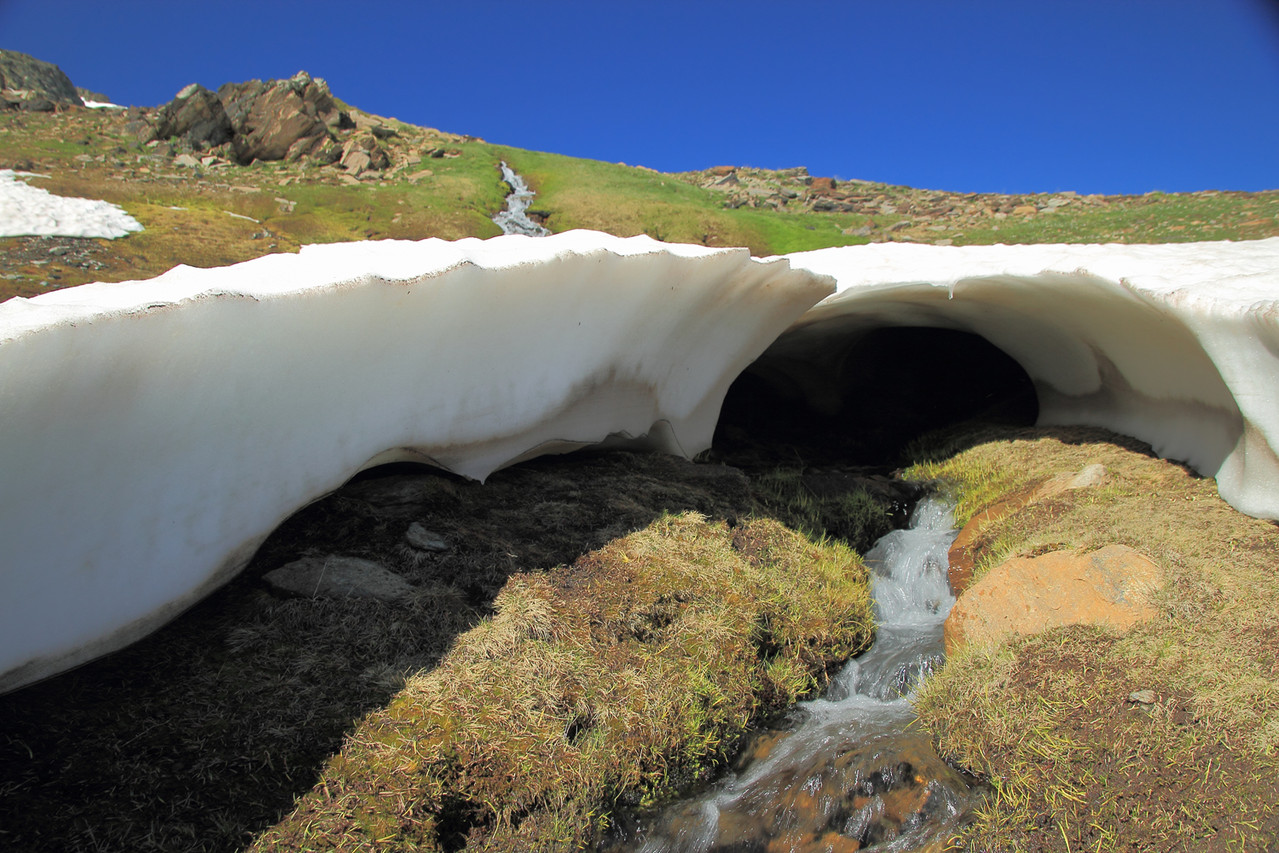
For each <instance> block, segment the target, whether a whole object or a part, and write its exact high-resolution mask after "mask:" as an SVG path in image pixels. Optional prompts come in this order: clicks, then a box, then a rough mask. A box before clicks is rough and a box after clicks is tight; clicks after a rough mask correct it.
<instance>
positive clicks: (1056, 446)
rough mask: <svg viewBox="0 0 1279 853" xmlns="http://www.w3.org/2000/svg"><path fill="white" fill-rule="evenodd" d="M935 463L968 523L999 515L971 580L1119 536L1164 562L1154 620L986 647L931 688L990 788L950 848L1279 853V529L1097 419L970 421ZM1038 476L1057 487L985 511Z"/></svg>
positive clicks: (961, 658)
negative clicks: (1078, 481)
mask: <svg viewBox="0 0 1279 853" xmlns="http://www.w3.org/2000/svg"><path fill="white" fill-rule="evenodd" d="M934 459H935V460H936V461H934V462H930V463H926V464H922V465H918V466H916V467H915V468H914V469H913V470H912V471H911V472H909V473H910V475H912V476H916V477H923V478H934V477H936V478H941V479H942V480H943V481H944V482H946V483H947V484H949V487H950V488H951V489H953V490H954V491H955V493H956V496H957V497H958V498H959V499H960V504H959V512H958V514H959V516H960V521H961V522H962V521H964V520H966V519H968V518H971V517H974V516H982V517H988V518H989V521H988V522H987V523H985V524H983V525H981V526H980V528H979V533H978V534H977V536H976V537H975V538H974V539H973V540H972V542H971V544H970V547H971V549H972V552H973V553H974V554H975V556H976V568H975V573H976V576H978V577H979V576H981V574H982V573H983V571H985V570H987V569H990V568H992V567H993V566H996V565H998V564H1000V563H1003V562H1004V561H1005V560H1008V559H1009V558H1015V557H1033V556H1036V555H1042V554H1046V553H1049V552H1059V551H1064V550H1077V551H1080V552H1084V553H1087V552H1092V551H1096V550H1098V549H1101V548H1104V547H1106V546H1111V545H1124V546H1127V547H1129V548H1132V549H1134V550H1135V551H1138V552H1140V553H1141V554H1143V555H1145V556H1146V557H1148V558H1149V559H1151V560H1152V561H1153V562H1154V563H1156V564H1158V565H1159V566H1160V567H1161V568H1162V570H1163V572H1164V577H1165V582H1164V584H1163V586H1162V588H1160V589H1158V590H1155V591H1154V595H1153V603H1154V605H1155V616H1154V617H1153V618H1151V619H1149V620H1148V621H1144V622H1139V623H1138V624H1136V625H1134V626H1132V627H1130V628H1128V629H1126V630H1118V629H1114V628H1108V627H1104V626H1083V625H1073V626H1064V627H1056V628H1051V629H1047V630H1040V631H1038V632H1037V633H1032V634H1029V635H1020V636H1018V635H1007V636H1005V637H1003V638H1002V639H998V640H996V641H994V642H985V643H974V644H971V645H968V646H965V647H964V648H963V649H961V650H960V651H958V652H957V653H955V654H954V655H952V656H951V657H950V659H949V660H948V661H947V664H946V667H945V668H944V669H943V670H942V671H941V672H940V673H938V674H937V675H936V676H934V677H933V678H931V679H930V680H929V681H928V682H927V683H926V684H925V685H924V688H923V690H922V691H921V694H920V696H919V697H918V699H917V701H916V710H917V712H918V713H919V716H920V721H921V724H922V726H923V729H924V730H925V731H927V732H928V733H929V734H930V735H931V736H932V738H933V740H934V742H935V743H936V745H937V747H938V750H939V752H940V753H941V754H942V755H944V756H946V757H947V758H948V759H950V760H952V761H953V762H955V763H956V764H957V765H959V766H960V767H963V768H965V769H967V770H970V771H972V772H974V773H975V774H976V775H977V776H979V777H980V778H982V779H984V780H988V781H989V782H990V784H991V786H992V789H993V794H992V796H991V797H990V798H989V800H988V801H987V803H986V805H985V807H983V808H982V809H980V810H979V811H978V813H977V816H976V821H975V822H974V824H973V825H972V826H970V827H968V828H967V829H966V830H965V833H964V835H963V836H962V837H961V838H959V839H956V842H955V843H956V847H957V848H958V849H964V850H970V851H1050V850H1051V851H1069V850H1074V851H1078V850H1186V851H1192V850H1193V851H1200V850H1255V851H1263V850H1266V851H1268V850H1272V849H1274V842H1275V839H1276V838H1279V806H1277V805H1276V804H1277V803H1279V783H1277V782H1276V779H1279V572H1276V562H1275V556H1276V555H1277V554H1279V525H1276V524H1275V523H1274V522H1269V521H1263V520H1260V519H1255V518H1250V517H1248V516H1245V515H1243V514H1241V513H1239V512H1237V511H1235V510H1234V509H1232V508H1231V507H1230V506H1229V505H1228V504H1226V503H1225V501H1223V500H1222V499H1221V498H1220V497H1219V496H1218V495H1217V489H1216V483H1215V482H1214V481H1213V480H1211V479H1205V478H1202V477H1199V476H1197V475H1195V474H1193V473H1192V472H1190V471H1189V470H1188V469H1186V468H1185V467H1183V466H1181V465H1178V464H1176V463H1174V462H1169V461H1167V460H1162V459H1157V458H1155V457H1154V455H1153V454H1152V453H1151V452H1150V449H1149V447H1148V446H1146V445H1144V444H1142V443H1140V442H1137V441H1135V440H1133V439H1126V438H1124V437H1122V436H1116V435H1113V434H1111V433H1107V432H1104V431H1101V430H1090V429H1083V428H1058V429H1007V428H1005V429H998V430H989V431H986V432H984V433H972V432H969V433H967V434H965V435H963V436H961V437H958V438H957V440H956V441H954V442H952V443H950V444H949V445H947V446H941V447H936V448H935V451H934ZM1088 466H1097V467H1099V468H1100V470H1102V471H1104V474H1103V476H1102V477H1101V478H1100V480H1099V482H1097V483H1096V485H1092V486H1090V487H1088V488H1071V489H1056V490H1053V489H1043V488H1042V487H1043V486H1044V485H1045V484H1048V483H1049V482H1050V481H1052V480H1053V479H1054V478H1060V477H1062V476H1063V475H1066V476H1070V475H1073V474H1075V473H1076V472H1078V471H1080V470H1082V469H1084V468H1085V467H1088ZM1097 467H1094V470H1097ZM1036 490H1041V491H1040V493H1041V494H1045V495H1046V496H1045V497H1043V498H1042V499H1039V500H1036V501H1033V502H1030V503H1025V502H1022V503H1021V504H1019V505H1018V507H1019V508H1015V509H1012V510H1011V511H1006V512H1002V513H1001V512H1000V511H996V512H992V513H986V510H987V509H988V508H996V509H997V508H998V505H999V504H1000V503H1001V501H1003V502H1005V505H1007V502H1006V501H1005V498H1006V497H1007V496H1009V495H1025V494H1029V493H1030V492H1032V491H1036ZM1063 580H1064V581H1066V582H1069V580H1070V579H1069V578H1065V579H1063ZM962 600H963V599H962V598H961V602H962Z"/></svg>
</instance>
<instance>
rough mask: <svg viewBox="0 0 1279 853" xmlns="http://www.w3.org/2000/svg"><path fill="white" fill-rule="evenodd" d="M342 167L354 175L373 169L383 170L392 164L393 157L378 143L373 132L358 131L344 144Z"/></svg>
mask: <svg viewBox="0 0 1279 853" xmlns="http://www.w3.org/2000/svg"><path fill="white" fill-rule="evenodd" d="M340 162H341V165H342V168H344V169H346V171H347V172H348V173H350V174H352V175H358V174H360V173H361V172H364V171H368V170H373V171H381V170H382V169H385V168H386V167H388V166H390V165H391V158H390V157H389V156H388V155H387V153H386V150H385V149H383V148H382V146H381V145H379V144H378V141H377V137H375V136H374V135H373V134H372V133H363V132H362V133H357V134H355V135H354V136H352V137H351V138H350V139H348V140H347V141H346V145H344V146H342V159H341V161H340Z"/></svg>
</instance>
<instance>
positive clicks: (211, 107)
mask: <svg viewBox="0 0 1279 853" xmlns="http://www.w3.org/2000/svg"><path fill="white" fill-rule="evenodd" d="M232 133H234V131H233V130H232V127H231V119H230V118H228V117H227V114H226V109H225V108H224V107H223V106H222V101H221V100H220V99H219V98H218V96H217V95H216V94H215V93H213V92H210V91H209V90H208V89H206V88H204V87H203V86H201V85H200V84H198V83H192V84H191V85H190V86H187V87H186V88H184V89H183V90H182V91H181V92H178V94H177V96H176V97H175V98H174V99H173V100H172V101H170V102H169V103H167V104H165V105H164V106H163V107H161V108H160V114H159V116H158V117H157V121H156V126H155V136H156V138H157V139H174V138H178V139H181V140H182V141H183V142H185V143H186V144H187V145H189V146H190V147H191V148H192V149H194V150H196V151H203V150H204V149H206V148H214V147H216V146H218V145H221V144H222V143H224V142H227V141H229V140H230V139H231V135H232Z"/></svg>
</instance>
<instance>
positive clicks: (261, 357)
mask: <svg viewBox="0 0 1279 853" xmlns="http://www.w3.org/2000/svg"><path fill="white" fill-rule="evenodd" d="M832 291H833V282H832V281H831V280H830V279H826V278H824V277H821V276H816V275H813V274H811V273H807V272H801V271H794V270H791V269H790V267H789V264H788V263H787V262H786V261H785V260H780V259H779V260H771V261H760V260H756V259H752V258H750V256H749V254H748V252H747V251H746V250H745V249H707V248H704V247H700V246H674V245H666V244H662V243H658V242H656V241H654V240H651V239H649V238H647V237H633V238H629V239H620V238H616V237H610V236H607V235H604V234H597V233H593V232H581V231H579V232H571V233H567V234H561V235H556V236H551V237H543V238H537V239H534V238H530V237H523V236H508V237H497V238H494V239H492V240H487V241H481V240H475V239H469V240H461V241H458V242H455V243H448V242H443V241H440V240H424V241H421V242H403V241H385V242H376V243H373V242H370V243H348V244H337V245H324V246H308V247H305V248H304V249H302V251H301V253H300V254H297V255H291V254H277V255H269V256H266V257H263V258H259V259H257V260H254V261H249V262H246V263H242V264H237V265H235V266H231V267H223V268H218V269H207V270H204V269H193V268H190V267H182V266H180V267H177V268H175V269H173V270H171V271H169V272H168V273H166V274H164V275H162V276H160V277H158V278H155V279H152V280H150V281H140V282H129V283H124V284H89V285H84V286H81V287H75V288H68V289H66V290H59V291H54V292H51V293H46V294H43V295H41V296H39V297H36V298H34V299H29V300H27V299H12V300H9V301H8V302H6V303H4V304H3V305H0V401H3V404H2V405H0V472H3V474H2V476H0V542H3V543H4V544H3V548H2V549H0V563H2V565H0V692H4V691H5V690H10V689H13V688H15V687H18V686H21V685H22V684H25V683H29V682H31V681H35V680H37V679H39V678H42V677H44V676H47V675H51V674H54V673H56V672H59V671H61V670H63V669H66V668H68V667H70V666H73V665H75V664H77V663H79V662H81V661H84V660H88V659H90V658H93V657H96V656H98V655H101V654H104V653H106V652H108V651H111V650H114V649H116V648H120V647H121V646H124V645H126V644H127V643H129V642H131V641H133V640H135V639H137V638H139V637H141V636H143V635H144V634H146V633H148V632H149V631H151V630H152V629H154V628H156V627H159V626H160V625H161V624H163V623H164V622H165V621H167V620H168V619H170V618H172V617H173V616H174V615H176V614H177V613H179V612H181V611H182V610H183V609H185V608H186V607H188V606H189V605H191V604H192V603H193V602H195V601H196V600H198V599H200V598H202V597H203V596H204V595H206V594H207V593H208V592H210V591H211V590H212V589H214V588H216V587H217V586H218V585H220V584H222V583H224V582H225V581H226V580H227V579H229V578H230V577H231V576H232V575H234V574H235V573H236V572H238V571H239V570H240V569H241V568H242V567H243V566H244V565H245V564H246V563H247V562H248V560H249V559H250V557H251V556H252V555H253V553H254V551H255V550H256V549H257V547H258V545H259V544H260V543H261V542H262V541H263V540H264V539H265V538H266V536H267V535H268V534H269V533H270V532H271V531H272V530H273V529H275V527H277V526H278V525H279V524H280V522H282V521H283V520H284V519H285V518H286V517H288V516H289V515H290V514H292V513H293V512H295V511H296V510H297V509H299V508H300V507H302V506H304V505H306V504H307V503H309V502H311V501H313V500H316V499H317V498H319V497H321V496H323V495H325V494H326V493H328V492H330V491H332V490H333V489H335V488H337V487H338V486H340V485H341V484H342V483H343V482H344V481H346V480H347V479H348V478H349V477H351V476H352V475H353V474H355V473H357V472H358V471H360V470H362V469H365V468H368V467H370V466H373V465H376V464H379V463H383V462H392V461H399V460H420V461H430V462H434V463H435V464H437V465H440V466H442V467H444V468H448V469H450V470H452V471H455V472H458V473H460V474H464V475H466V476H469V477H475V478H484V477H485V476H487V475H488V474H489V473H490V472H492V471H494V470H495V469H497V468H499V467H502V466H504V465H509V464H511V463H513V462H515V461H517V460H520V459H522V458H527V457H530V456H535V455H538V454H542V453H550V452H562V451H565V450H569V449H572V448H576V447H580V446H583V445H587V444H592V443H598V442H619V443H631V444H641V445H644V446H651V447H657V448H660V449H663V450H667V451H670V452H674V453H681V454H684V455H691V454H693V453H696V452H699V451H701V450H703V449H705V448H707V447H708V446H709V445H710V442H711V438H712V434H713V431H714V427H715V422H716V419H717V418H718V415H719V409H720V405H721V403H722V402H723V397H724V394H725V392H726V391H727V389H728V386H729V384H730V383H731V382H732V381H733V379H735V378H736V376H737V375H738V374H739V373H740V372H741V371H742V370H743V369H744V368H745V367H746V365H747V364H749V363H750V362H751V360H753V359H754V358H755V357H756V356H758V355H759V353H760V352H762V351H763V350H764V348H765V347H766V346H768V344H770V343H771V342H772V341H773V340H774V339H775V338H776V337H777V335H778V334H780V333H781V331H782V330H783V329H785V328H786V327H787V326H788V325H789V324H790V323H791V322H792V321H794V320H795V319H796V318H797V317H798V316H799V315H800V314H802V313H803V312H804V311H805V310H807V309H808V308H809V307H810V306H812V305H813V304H815V303H816V302H817V301H818V300H820V299H821V298H823V297H824V296H826V295H828V294H830V293H831V292H832Z"/></svg>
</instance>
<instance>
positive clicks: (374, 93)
mask: <svg viewBox="0 0 1279 853" xmlns="http://www.w3.org/2000/svg"><path fill="white" fill-rule="evenodd" d="M0 47H3V48H8V49H11V50H19V51H22V52H24V53H30V54H32V55H34V56H37V57H39V58H41V59H44V60H47V61H50V62H54V63H56V64H58V65H59V66H61V67H62V69H63V70H64V71H66V72H67V73H68V74H69V75H70V76H71V79H72V80H73V81H74V82H75V83H76V84H77V85H80V86H84V87H86V88H89V89H95V90H99V91H102V92H105V93H106V94H108V95H110V96H111V97H112V98H113V99H114V100H115V101H117V102H118V103H124V104H139V105H156V104H160V103H163V102H165V101H167V100H169V99H170V98H171V97H172V96H173V95H174V93H176V92H177V91H178V90H179V89H180V88H182V87H183V86H184V85H186V84H187V83H190V82H193V81H195V82H199V83H202V84H204V85H206V86H208V87H210V88H216V87H217V86H218V85H220V84H222V83H224V82H227V81H229V80H234V81H240V80H247V79H252V78H271V77H287V76H290V75H292V74H293V73H294V72H296V71H297V70H299V69H305V70H307V71H309V72H311V73H312V74H313V75H315V76H319V77H324V78H326V79H327V80H328V81H329V84H330V85H331V87H332V89H333V91H334V93H335V94H336V95H338V97H341V98H343V99H344V100H346V101H348V102H350V103H352V104H354V105H356V106H358V107H360V108H361V109H364V110H367V111H370V112H374V113H378V114H381V115H390V116H395V117H397V118H400V119H403V120H405V121H410V122H413V123H415V124H422V125H427V126H430V127H437V128H440V129H442V130H448V131H453V132H457V133H470V134H473V135H475V136H481V137H483V138H485V139H487V140H488V141H490V142H498V143H503V144H507V145H514V146H518V147H521V148H532V149H536V150H541V151H555V152H559V153H563V154H571V155H574V156H579V157H590V158H594V159H599V160H608V161H612V162H626V163H630V164H640V165H645V166H650V167H653V168H656V169H661V170H663V171H679V170H684V169H694V168H704V167H707V166H713V165H718V164H736V165H751V166H760V167H769V168H783V167H788V166H797V165H803V166H807V167H808V169H809V171H810V172H811V173H813V174H815V175H832V176H836V177H840V178H866V179H871V180H879V181H887V182H890V183H900V184H909V185H912V186H917V187H928V188H936V189H946V190H956V191H990V192H1047V191H1055V190H1077V191H1079V192H1105V193H1142V192H1147V191H1150V190H1163V191H1167V192H1176V191H1191V190H1200V189H1240V190H1260V189H1277V188H1279V12H1276V9H1275V5H1274V4H1272V3H1270V2H1267V0H1007V2H1005V1H1004V0H880V2H874V3H871V2H858V0H845V2H805V0H790V2H755V1H754V0H737V2H731V3H729V2H713V0H702V2H699V0H683V2H666V0H648V2H629V0H611V2H610V0H597V2H590V3H586V2H568V0H565V2H556V0H526V2H522V3H516V2H507V0H487V1H486V0H454V2H446V3H440V2H429V3H428V2H397V0H379V1H378V2H370V3H359V2H355V3H353V2H350V0H345V2H329V1H328V0H310V1H309V2H290V3H272V2H269V0H259V2H255V3H245V2H240V0H219V2H217V3H212V4H208V3H203V4H189V3H183V2H140V0H85V1H84V2H69V0H0Z"/></svg>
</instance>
